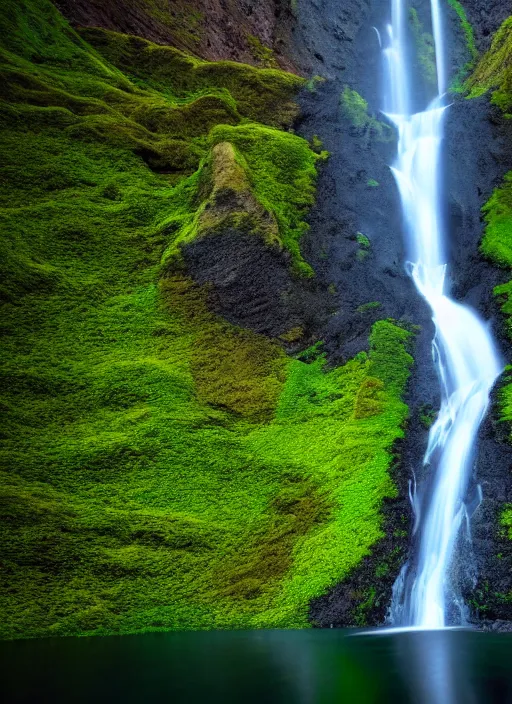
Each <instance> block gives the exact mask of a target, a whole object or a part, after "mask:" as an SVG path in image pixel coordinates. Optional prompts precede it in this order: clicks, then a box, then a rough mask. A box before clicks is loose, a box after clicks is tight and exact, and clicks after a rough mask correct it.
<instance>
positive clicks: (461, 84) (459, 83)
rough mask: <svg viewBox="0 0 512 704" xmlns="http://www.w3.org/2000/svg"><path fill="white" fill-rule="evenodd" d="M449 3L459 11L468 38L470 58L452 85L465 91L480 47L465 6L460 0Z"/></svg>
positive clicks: (456, 91)
mask: <svg viewBox="0 0 512 704" xmlns="http://www.w3.org/2000/svg"><path fill="white" fill-rule="evenodd" d="M448 4H449V5H450V6H451V7H452V9H453V10H454V11H455V12H456V13H457V15H458V17H459V20H460V23H461V26H462V30H463V32H464V36H465V39H466V48H467V50H468V54H469V60H468V61H467V62H466V63H465V64H464V65H463V66H461V67H460V69H459V70H458V72H457V74H456V76H455V78H454V79H453V80H452V84H451V86H450V89H451V90H452V91H453V92H455V93H463V92H465V91H466V90H467V88H466V85H465V81H466V79H467V77H468V74H469V73H470V72H471V70H472V69H473V67H474V65H475V62H476V61H477V59H478V49H477V48H476V43H475V33H474V31H473V27H472V25H471V23H470V21H469V20H468V17H467V15H466V11H465V9H464V7H463V6H462V5H461V3H460V2H459V0H448Z"/></svg>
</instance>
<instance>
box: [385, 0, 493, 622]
mask: <svg viewBox="0 0 512 704" xmlns="http://www.w3.org/2000/svg"><path fill="white" fill-rule="evenodd" d="M439 2H440V0H431V15H432V27H433V34H434V40H435V48H436V65H437V84H438V85H437V88H438V90H437V92H438V95H437V97H436V98H435V99H434V100H433V101H432V102H431V103H430V105H428V107H427V108H426V110H425V111H423V112H417V113H412V112H411V110H412V103H413V99H412V92H411V85H412V81H413V78H412V77H411V70H410V67H411V62H410V61H408V56H407V46H408V45H407V16H406V13H407V12H408V6H407V0H392V22H391V25H389V26H388V28H387V32H388V37H387V39H388V45H387V47H386V48H385V49H384V56H385V68H386V71H385V78H386V100H385V114H386V115H387V116H388V118H389V119H390V120H391V121H392V122H393V123H394V124H395V125H396V127H397V130H398V155H397V158H396V162H395V164H394V165H393V167H392V170H393V174H394V176H395V179H396V183H397V186H398V189H399V193H400V198H401V202H402V208H403V214H404V220H405V229H406V235H407V238H408V244H409V248H410V251H411V258H412V263H410V264H409V265H408V266H409V272H410V275H411V277H412V279H413V281H414V283H415V285H416V288H417V290H418V292H419V293H420V294H421V295H422V296H423V298H424V299H425V300H426V301H427V303H428V304H429V306H430V308H431V310H432V317H433V321H434V324H435V329H436V334H435V338H434V341H433V343H432V350H433V357H434V362H435V365H436V368H437V371H438V376H439V380H440V386H441V408H440V411H439V415H438V418H437V420H436V422H435V424H434V425H433V426H432V428H431V430H430V435H429V441H428V447H427V451H426V454H425V458H424V464H425V465H429V468H430V472H431V474H432V475H433V479H432V489H431V491H430V492H429V495H428V496H425V497H424V501H423V506H422V509H421V510H420V509H419V508H417V512H418V513H417V516H416V519H417V554H416V555H414V556H413V559H412V560H411V561H410V564H409V565H405V567H404V569H403V570H402V573H401V575H400V577H399V578H398V580H397V582H396V583H395V587H394V590H393V602H392V605H391V611H390V620H391V622H392V624H393V625H394V626H400V627H407V626H408V627H415V628H432V629H434V628H442V627H444V626H445V625H447V624H448V621H449V622H450V625H459V624H460V623H462V621H463V612H462V609H461V608H460V603H458V602H459V600H458V597H457V589H456V587H455V585H453V584H452V583H451V578H450V572H451V567H452V563H453V557H454V549H455V546H456V542H457V536H458V534H459V530H460V528H461V525H462V522H463V520H464V518H465V517H466V513H467V512H466V508H465V504H464V499H465V495H466V492H467V485H468V480H469V477H470V475H471V472H472V455H473V448H474V445H475V441H476V438H477V434H478V428H479V425H480V423H481V421H482V418H483V416H484V415H485V412H486V409H487V405H488V401H489V393H490V390H491V388H492V386H493V384H494V381H495V379H496V377H497V376H498V375H499V373H500V362H499V359H498V356H497V353H496V351H495V349H494V345H493V341H492V337H491V334H490V332H489V329H488V326H487V325H486V324H485V323H484V322H483V321H481V320H480V318H479V317H478V316H477V315H476V314H475V313H474V312H473V311H471V310H470V309H469V308H468V307H467V306H464V305H462V304H460V303H456V302H455V301H453V300H452V299H451V298H450V297H449V294H448V291H447V289H448V286H447V282H446V262H445V259H444V247H443V243H444V237H445V234H444V232H443V223H442V214H441V188H440V183H441V173H440V169H441V164H440V147H441V139H442V130H443V116H444V112H445V110H446V108H445V107H444V106H443V102H442V101H443V93H444V91H445V89H446V76H445V64H444V48H443V32H442V20H441V8H440V5H439ZM413 503H414V504H415V506H416V507H418V506H419V504H420V501H419V500H418V499H417V500H415V501H414V502H413ZM457 606H458V614H459V615H458V616H454V615H453V613H454V612H455V611H456V610H457V609H456V607H457ZM449 614H450V616H449Z"/></svg>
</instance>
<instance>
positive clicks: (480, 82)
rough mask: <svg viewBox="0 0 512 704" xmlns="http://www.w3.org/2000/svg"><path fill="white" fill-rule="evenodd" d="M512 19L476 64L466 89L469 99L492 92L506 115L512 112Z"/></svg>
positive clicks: (505, 23)
mask: <svg viewBox="0 0 512 704" xmlns="http://www.w3.org/2000/svg"><path fill="white" fill-rule="evenodd" d="M511 50H512V17H509V18H507V19H506V20H505V21H504V22H503V24H502V25H501V26H500V28H499V29H498V31H497V32H496V34H495V35H494V37H493V40H492V43H491V47H490V49H489V50H488V51H487V52H486V53H485V54H484V55H483V56H482V57H481V59H480V61H479V62H478V63H477V64H476V66H475V69H474V71H473V73H472V74H471V76H470V77H469V78H468V80H467V82H466V84H465V88H466V90H468V91H469V97H470V98H472V97H477V96H479V95H482V94H483V93H486V92H487V91H489V90H492V91H493V93H492V102H493V103H495V104H496V105H498V107H500V108H501V110H503V112H505V113H509V112H510V111H511V110H512V66H511V63H510V55H511Z"/></svg>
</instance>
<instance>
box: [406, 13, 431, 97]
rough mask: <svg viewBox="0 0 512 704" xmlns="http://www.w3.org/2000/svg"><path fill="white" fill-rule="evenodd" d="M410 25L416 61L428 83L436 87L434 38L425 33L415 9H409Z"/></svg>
mask: <svg viewBox="0 0 512 704" xmlns="http://www.w3.org/2000/svg"><path fill="white" fill-rule="evenodd" d="M409 24H410V26H411V31H412V36H413V38H414V43H415V45H416V59H417V61H418V64H419V67H420V70H421V74H422V76H423V78H424V79H425V81H426V82H427V83H429V84H430V85H436V83H437V70H436V49H435V45H434V37H433V36H432V35H431V34H430V33H429V32H425V30H424V28H423V23H422V22H421V21H420V19H419V17H418V13H417V11H416V10H415V9H414V8H413V7H411V8H409Z"/></svg>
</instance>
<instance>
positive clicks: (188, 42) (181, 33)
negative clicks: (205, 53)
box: [139, 0, 206, 49]
mask: <svg viewBox="0 0 512 704" xmlns="http://www.w3.org/2000/svg"><path fill="white" fill-rule="evenodd" d="M139 2H142V4H143V7H144V11H145V13H147V14H148V15H149V16H150V17H152V18H154V19H155V20H157V22H159V23H161V24H163V25H164V26H165V27H167V28H168V29H169V30H170V31H171V34H172V36H173V38H175V40H176V41H178V42H180V44H182V45H184V46H185V47H187V48H188V49H194V48H195V47H196V46H197V44H199V42H200V41H201V39H202V37H203V34H204V29H205V24H206V17H205V15H204V13H203V12H200V11H199V10H197V8H195V7H193V6H192V5H191V4H190V3H189V2H187V0H173V3H172V5H170V4H169V2H168V0H139ZM170 43H173V42H170Z"/></svg>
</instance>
